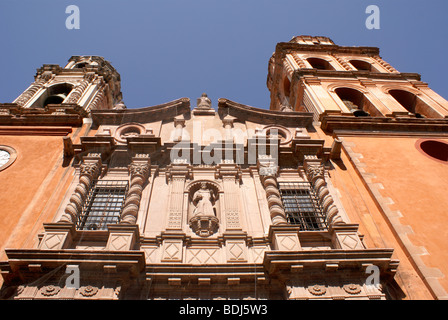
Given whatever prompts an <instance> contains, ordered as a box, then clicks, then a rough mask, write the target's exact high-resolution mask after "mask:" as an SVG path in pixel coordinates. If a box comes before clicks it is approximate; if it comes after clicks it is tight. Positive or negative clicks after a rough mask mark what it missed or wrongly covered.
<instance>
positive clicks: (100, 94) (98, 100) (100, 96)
mask: <svg viewBox="0 0 448 320" xmlns="http://www.w3.org/2000/svg"><path fill="white" fill-rule="evenodd" d="M106 87H107V84H106V83H105V82H104V81H102V82H100V83H99V84H98V91H97V93H96V95H95V98H94V99H93V101H92V103H91V104H90V106H89V107H88V110H89V111H90V110H95V109H102V105H103V103H104V100H106V95H105V93H104V92H105V90H106Z"/></svg>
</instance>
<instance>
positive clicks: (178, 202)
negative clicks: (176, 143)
mask: <svg viewBox="0 0 448 320" xmlns="http://www.w3.org/2000/svg"><path fill="white" fill-rule="evenodd" d="M166 176H167V179H168V181H169V182H170V184H171V188H170V203H169V214H168V226H167V229H169V230H182V220H183V219H182V216H183V207H184V188H185V181H186V179H187V178H189V177H191V166H190V165H189V164H187V163H173V164H171V165H170V166H169V167H168V168H167V172H166Z"/></svg>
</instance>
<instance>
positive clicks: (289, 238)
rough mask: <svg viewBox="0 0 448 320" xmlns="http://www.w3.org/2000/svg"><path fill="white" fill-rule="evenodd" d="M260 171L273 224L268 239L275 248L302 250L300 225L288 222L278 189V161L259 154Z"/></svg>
mask: <svg viewBox="0 0 448 320" xmlns="http://www.w3.org/2000/svg"><path fill="white" fill-rule="evenodd" d="M258 171H259V173H260V178H261V182H262V183H263V186H264V189H265V191H266V198H267V200H268V207H269V212H270V215H271V221H272V225H271V226H270V227H269V234H268V239H269V241H270V242H271V243H272V247H273V249H275V250H280V251H299V250H301V248H302V247H301V245H300V240H299V230H300V228H299V227H298V226H292V225H289V224H288V221H287V219H286V213H285V210H284V208H283V203H282V199H281V196H280V191H279V190H278V183H277V174H278V166H277V162H276V160H275V159H274V158H272V156H259V158H258Z"/></svg>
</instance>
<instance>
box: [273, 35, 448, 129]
mask: <svg viewBox="0 0 448 320" xmlns="http://www.w3.org/2000/svg"><path fill="white" fill-rule="evenodd" d="M420 78H421V77H420V75H419V74H416V73H402V72H399V71H398V70H396V69H395V68H394V67H392V66H391V65H390V64H388V63H387V62H386V61H384V60H383V59H382V58H381V57H380V55H379V49H378V48H376V47H345V46H339V45H336V44H335V43H334V42H333V41H332V40H331V39H329V38H327V37H312V36H297V37H294V38H293V39H292V40H291V41H289V42H286V43H285V42H281V43H278V44H277V46H276V50H275V52H274V54H273V55H272V57H271V59H270V60H269V71H268V79H267V86H268V89H269V90H270V92H271V105H270V109H271V110H288V109H292V110H294V111H307V112H312V113H313V114H314V120H316V121H321V120H322V117H323V116H329V115H339V116H344V117H355V118H357V117H369V116H370V117H375V118H408V119H415V118H431V119H442V118H448V102H447V101H446V100H444V99H443V98H442V97H441V96H439V95H438V94H437V93H435V92H434V91H432V90H431V89H430V88H429V87H428V84H426V83H424V82H422V81H421V79H420Z"/></svg>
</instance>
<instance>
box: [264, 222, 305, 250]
mask: <svg viewBox="0 0 448 320" xmlns="http://www.w3.org/2000/svg"><path fill="white" fill-rule="evenodd" d="M299 230H300V228H299V227H295V226H274V225H271V226H270V228H269V241H270V242H271V243H272V247H273V249H274V250H279V251H300V250H302V246H301V245H300V241H299Z"/></svg>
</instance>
